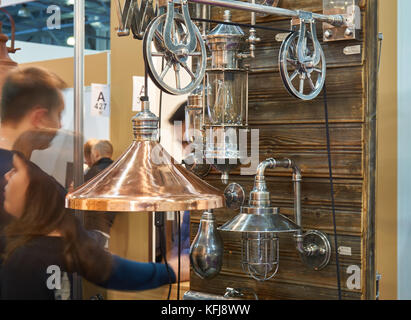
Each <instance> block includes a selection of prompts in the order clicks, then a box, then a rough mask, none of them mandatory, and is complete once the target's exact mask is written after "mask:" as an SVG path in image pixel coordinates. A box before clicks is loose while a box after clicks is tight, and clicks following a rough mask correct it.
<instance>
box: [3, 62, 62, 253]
mask: <svg viewBox="0 0 411 320" xmlns="http://www.w3.org/2000/svg"><path fill="white" fill-rule="evenodd" d="M65 87H66V84H65V82H64V81H63V80H62V79H61V78H60V77H59V76H57V75H56V74H54V73H52V72H49V71H47V70H45V69H42V68H26V69H15V70H13V71H12V72H10V74H9V75H8V77H7V78H6V80H5V83H4V85H3V89H2V96H1V109H0V117H1V119H0V122H1V127H0V234H1V230H2V229H3V228H4V227H5V226H6V225H7V224H8V223H9V222H10V220H11V217H10V216H9V215H8V214H7V213H6V212H5V211H4V208H3V201H4V196H3V189H4V185H5V180H4V175H5V174H6V172H8V171H9V170H10V169H11V168H12V159H13V153H12V152H11V150H16V149H17V150H18V151H21V152H22V153H24V154H25V156H26V157H28V158H30V156H31V153H32V152H33V151H34V150H35V149H39V150H43V149H47V148H48V147H49V146H50V143H51V141H52V140H53V139H54V137H55V136H56V134H57V131H58V130H59V129H60V128H61V114H62V112H63V110H64V99H63V94H62V93H61V90H62V89H64V88H65ZM33 132H41V133H42V134H41V139H36V138H35V135H33V134H30V133H33ZM28 141H30V143H28ZM0 250H1V248H0Z"/></svg>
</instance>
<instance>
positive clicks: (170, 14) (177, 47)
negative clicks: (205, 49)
mask: <svg viewBox="0 0 411 320" xmlns="http://www.w3.org/2000/svg"><path fill="white" fill-rule="evenodd" d="M181 7H182V11H183V17H184V22H185V25H186V27H187V33H188V44H184V43H178V44H176V43H174V41H173V39H172V36H171V34H172V26H173V23H174V2H173V0H170V1H169V2H168V7H167V18H166V22H165V27H164V32H163V38H164V44H165V46H166V47H167V49H168V50H170V51H171V52H172V53H174V54H180V53H181V52H184V53H192V52H194V50H195V49H196V47H197V38H196V36H195V33H194V27H193V23H192V21H191V18H190V13H189V12H188V3H187V1H186V0H184V1H181ZM175 40H176V39H175Z"/></svg>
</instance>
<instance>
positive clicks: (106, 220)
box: [84, 158, 116, 235]
mask: <svg viewBox="0 0 411 320" xmlns="http://www.w3.org/2000/svg"><path fill="white" fill-rule="evenodd" d="M112 163H113V160H111V159H110V158H101V159H100V160H99V161H97V162H96V163H95V164H93V165H92V166H91V168H90V170H89V171H88V172H87V173H86V174H85V176H84V182H87V181H89V180H90V179H92V178H94V177H95V176H96V175H98V174H99V173H100V172H102V171H103V170H105V169H106V168H107V167H109V166H110V165H111V164H112ZM115 217H116V213H115V212H98V211H87V212H85V213H84V226H85V228H86V229H87V230H98V231H101V232H104V233H105V234H107V235H109V234H110V229H111V227H112V225H113V223H114V218H115Z"/></svg>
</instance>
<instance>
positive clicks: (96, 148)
mask: <svg viewBox="0 0 411 320" xmlns="http://www.w3.org/2000/svg"><path fill="white" fill-rule="evenodd" d="M90 151H91V152H90V160H91V163H92V165H91V167H90V170H89V171H88V172H87V173H86V175H85V176H84V181H88V180H90V179H91V178H93V177H94V176H96V175H97V174H98V173H100V172H101V171H103V170H104V169H105V168H107V167H108V166H110V165H111V164H112V163H113V160H112V159H111V157H112V156H113V145H112V144H111V143H110V141H108V140H98V141H97V142H95V143H94V144H93V145H92V147H91V150H90Z"/></svg>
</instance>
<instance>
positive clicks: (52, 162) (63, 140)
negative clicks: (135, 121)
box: [32, 87, 110, 186]
mask: <svg viewBox="0 0 411 320" xmlns="http://www.w3.org/2000/svg"><path fill="white" fill-rule="evenodd" d="M64 100H65V105H66V108H65V111H64V113H63V117H62V126H63V127H62V130H61V131H60V133H59V134H58V135H57V137H56V138H55V139H54V140H53V142H52V145H51V147H50V148H49V149H47V150H42V151H35V152H34V153H33V155H32V161H33V162H34V163H36V164H37V165H38V166H39V167H40V168H42V169H43V170H44V171H46V172H47V173H48V174H50V175H52V176H53V177H55V178H56V179H57V180H58V181H59V182H60V183H61V184H62V185H63V186H64V185H65V182H66V170H67V163H70V162H73V130H74V89H72V88H70V89H66V90H64ZM84 100H85V101H84V110H85V111H84V141H87V140H89V139H91V138H95V139H104V140H109V139H110V118H109V117H103V116H92V115H91V88H90V87H86V88H85V94H84Z"/></svg>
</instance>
